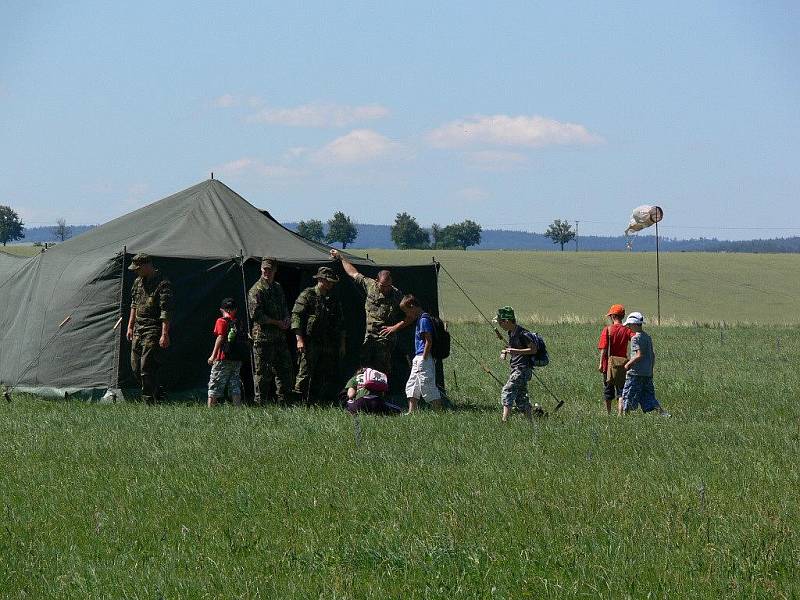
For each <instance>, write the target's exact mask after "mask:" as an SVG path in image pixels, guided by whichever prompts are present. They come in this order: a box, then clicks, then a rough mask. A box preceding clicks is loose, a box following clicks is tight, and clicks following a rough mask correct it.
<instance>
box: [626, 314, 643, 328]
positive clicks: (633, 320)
mask: <svg viewBox="0 0 800 600" xmlns="http://www.w3.org/2000/svg"><path fill="white" fill-rule="evenodd" d="M643 324H644V315H643V314H642V313H640V312H632V313H631V314H629V315H628V316H627V317H626V318H625V322H624V323H623V325H643Z"/></svg>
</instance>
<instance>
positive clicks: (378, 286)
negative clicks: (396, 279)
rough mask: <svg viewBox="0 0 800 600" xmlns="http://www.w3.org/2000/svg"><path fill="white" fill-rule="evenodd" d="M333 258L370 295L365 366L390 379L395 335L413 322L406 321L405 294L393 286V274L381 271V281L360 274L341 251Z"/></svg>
mask: <svg viewBox="0 0 800 600" xmlns="http://www.w3.org/2000/svg"><path fill="white" fill-rule="evenodd" d="M331 258H333V259H334V260H339V261H341V263H342V268H344V272H345V273H347V274H348V275H349V276H350V277H352V278H353V281H355V282H356V286H357V287H358V288H359V289H361V290H363V291H364V293H365V294H366V295H367V297H366V300H365V301H364V311H365V312H366V313H367V329H366V332H365V335H364V344H363V345H362V346H361V366H362V367H372V368H373V369H375V370H377V371H381V372H383V373H386V374H387V375H389V374H390V373H391V370H392V350H394V344H395V339H394V334H395V333H396V332H397V331H398V330H400V329H402V328H403V327H406V326H407V325H409V324H410V323H412V322H413V320H410V319H407V318H405V315H404V313H403V311H402V310H400V301H401V300H402V299H403V293H402V292H401V291H400V290H398V289H397V288H396V287H394V286H393V285H392V274H391V273H390V272H389V271H380V272H379V273H378V277H377V278H376V279H372V278H371V277H365V276H364V275H362V274H361V273H359V272H358V269H356V268H355V267H354V266H353V265H352V263H350V261H348V260H347V259H346V258H344V257H343V256H342V255H341V254H339V251H338V250H335V249H333V250H331Z"/></svg>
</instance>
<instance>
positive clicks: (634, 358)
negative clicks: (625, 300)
mask: <svg viewBox="0 0 800 600" xmlns="http://www.w3.org/2000/svg"><path fill="white" fill-rule="evenodd" d="M642 325H644V315H642V313H640V312H632V313H631V314H629V315H628V316H627V318H626V319H625V327H627V328H628V329H630V330H631V331H633V333H634V335H633V337H632V338H631V357H630V359H629V360H628V362H626V363H625V371H627V373H626V375H625V387H623V388H622V402H623V406H624V408H625V412H626V413H628V412H631V411H633V410H636V409H637V408H638V407H639V406H641V407H642V411H643V412H646V413H647V412H650V411H653V410H655V411H658V414H659V415H661V416H662V417H669V416H671V415H670V414H669V413H668V412H667V411H665V410H664V409H663V408H661V405H660V404H659V403H658V400H657V399H656V390H655V387H654V386H653V367H654V366H655V364H656V353H655V352H654V351H653V340H652V338H651V337H650V336H649V335H647V334H646V333H645V332H644V331H643V330H642Z"/></svg>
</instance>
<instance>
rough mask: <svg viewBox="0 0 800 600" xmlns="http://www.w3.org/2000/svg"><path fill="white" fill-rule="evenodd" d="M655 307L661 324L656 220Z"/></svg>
mask: <svg viewBox="0 0 800 600" xmlns="http://www.w3.org/2000/svg"><path fill="white" fill-rule="evenodd" d="M656 308H657V311H658V312H657V313H656V314H657V315H658V324H659V325H661V264H660V262H659V255H658V221H656Z"/></svg>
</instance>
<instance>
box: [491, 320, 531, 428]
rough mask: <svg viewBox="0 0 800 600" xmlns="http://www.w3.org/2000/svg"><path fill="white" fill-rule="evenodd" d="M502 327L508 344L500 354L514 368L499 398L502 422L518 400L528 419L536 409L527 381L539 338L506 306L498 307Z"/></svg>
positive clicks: (518, 405) (498, 321) (519, 407)
mask: <svg viewBox="0 0 800 600" xmlns="http://www.w3.org/2000/svg"><path fill="white" fill-rule="evenodd" d="M494 320H495V321H496V322H497V324H498V325H499V326H500V328H501V329H503V330H504V331H506V332H507V333H508V346H506V348H504V349H503V350H502V351H501V352H500V357H501V358H502V359H503V360H505V359H506V357H510V359H511V360H510V366H511V371H510V373H509V375H508V381H507V382H506V384H505V385H504V386H503V391H502V392H501V393H500V402H501V404H502V405H503V422H504V423H505V422H506V421H507V420H508V417H509V415H510V414H511V407H512V406H513V405H514V404H516V405H517V408H518V409H520V410H521V411H523V413H524V414H525V416H526V417H527V418H528V419H531V418H532V416H533V409H532V408H531V402H530V399H529V398H528V382H529V381H530V380H531V377H532V376H533V365H532V364H531V358H532V357H533V355H534V354H536V349H537V348H536V340H535V338H533V336H531V334H530V332H529V331H528V330H527V329H525V328H524V327H522V326H521V325H518V324H517V317H516V315H515V314H514V309H513V308H511V307H510V306H503V307H501V308H498V309H497V316H496V317H495V318H494Z"/></svg>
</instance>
